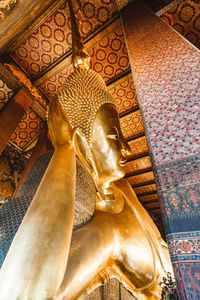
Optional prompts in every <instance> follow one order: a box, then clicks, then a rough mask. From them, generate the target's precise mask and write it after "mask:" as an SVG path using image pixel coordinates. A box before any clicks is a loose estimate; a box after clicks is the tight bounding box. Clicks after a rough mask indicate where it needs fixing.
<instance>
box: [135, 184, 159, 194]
mask: <svg viewBox="0 0 200 300" xmlns="http://www.w3.org/2000/svg"><path fill="white" fill-rule="evenodd" d="M134 191H135V193H136V194H144V193H149V192H153V191H156V185H155V184H148V185H146V186H141V187H137V188H134Z"/></svg>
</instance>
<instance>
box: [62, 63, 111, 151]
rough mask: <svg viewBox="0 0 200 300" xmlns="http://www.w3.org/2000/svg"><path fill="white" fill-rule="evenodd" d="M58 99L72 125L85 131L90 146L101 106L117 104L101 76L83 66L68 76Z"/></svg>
mask: <svg viewBox="0 0 200 300" xmlns="http://www.w3.org/2000/svg"><path fill="white" fill-rule="evenodd" d="M57 99H58V101H59V102H60V104H61V106H62V108H63V109H64V110H65V112H66V113H67V116H68V118H69V121H70V124H71V126H72V127H73V128H79V129H80V130H81V131H82V133H84V135H85V137H86V140H87V142H88V145H89V146H90V145H91V142H92V130H93V124H94V120H95V117H96V114H97V112H98V110H99V108H100V107H101V106H102V105H103V104H105V103H111V104H114V105H115V106H116V103H115V101H114V99H113V97H112V96H111V95H110V94H109V92H108V91H107V88H106V85H105V82H104V80H103V79H102V78H101V76H100V75H99V74H97V73H96V72H94V71H93V70H91V69H83V68H77V69H75V70H74V71H73V72H72V73H71V74H70V75H69V76H68V77H67V78H66V80H65V83H64V85H63V90H62V91H61V92H60V93H59V94H58V98H57Z"/></svg>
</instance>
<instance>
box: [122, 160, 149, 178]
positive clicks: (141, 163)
mask: <svg viewBox="0 0 200 300" xmlns="http://www.w3.org/2000/svg"><path fill="white" fill-rule="evenodd" d="M148 168H151V160H150V157H149V156H146V157H142V158H139V159H136V160H133V161H130V162H127V163H126V166H125V171H126V174H129V173H133V172H137V171H141V170H145V169H148Z"/></svg>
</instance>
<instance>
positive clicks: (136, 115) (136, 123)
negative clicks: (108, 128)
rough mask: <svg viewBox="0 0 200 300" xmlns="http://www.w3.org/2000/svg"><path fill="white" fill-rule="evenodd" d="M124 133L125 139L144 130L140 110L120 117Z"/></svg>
mask: <svg viewBox="0 0 200 300" xmlns="http://www.w3.org/2000/svg"><path fill="white" fill-rule="evenodd" d="M120 124H121V129H122V133H123V136H124V138H125V139H127V138H130V137H132V136H135V135H137V134H139V133H142V132H144V127H143V123H142V117H141V113H140V111H139V110H138V111H135V112H133V113H131V114H129V115H127V116H125V117H122V118H121V119H120Z"/></svg>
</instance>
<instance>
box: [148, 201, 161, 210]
mask: <svg viewBox="0 0 200 300" xmlns="http://www.w3.org/2000/svg"><path fill="white" fill-rule="evenodd" d="M145 207H147V208H150V209H151V208H160V205H159V202H153V203H145Z"/></svg>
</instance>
